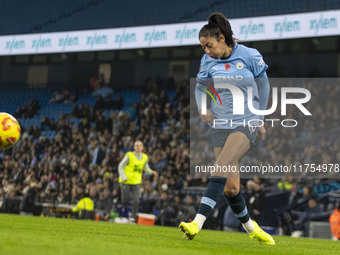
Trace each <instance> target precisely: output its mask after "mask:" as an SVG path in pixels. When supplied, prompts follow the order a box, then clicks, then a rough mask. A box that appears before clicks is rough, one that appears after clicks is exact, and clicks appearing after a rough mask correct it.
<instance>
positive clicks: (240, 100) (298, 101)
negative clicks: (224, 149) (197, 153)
mask: <svg viewBox="0 0 340 255" xmlns="http://www.w3.org/2000/svg"><path fill="white" fill-rule="evenodd" d="M215 88H216V89H219V88H221V89H228V90H229V91H230V92H231V94H232V97H233V114H234V115H244V102H245V100H244V95H243V92H242V90H241V89H240V88H238V87H237V86H234V85H231V84H215ZM215 92H216V91H215ZM247 93H248V108H249V110H250V111H251V112H252V113H253V114H255V115H269V114H272V113H273V112H275V110H276V108H277V105H278V90H277V88H273V97H272V101H273V103H272V106H271V108H270V109H268V110H257V109H255V107H254V105H253V89H252V87H249V88H248V91H247ZM290 93H295V94H296V93H300V94H304V96H305V97H304V98H294V99H291V98H287V95H288V94H290ZM215 94H216V93H215ZM217 95H218V94H217ZM210 96H211V95H210ZM218 98H219V97H218ZM310 98H311V93H310V91H309V90H307V89H304V88H290V87H282V88H281V115H286V114H287V105H288V104H293V105H295V106H296V107H297V108H299V110H300V111H301V112H302V113H303V114H304V115H309V116H311V115H312V114H311V113H310V112H309V111H308V110H307V109H306V108H305V107H304V106H303V104H304V103H307V102H308V101H309V100H310ZM201 99H202V114H207V94H205V93H202V95H201ZM221 105H222V102H221Z"/></svg>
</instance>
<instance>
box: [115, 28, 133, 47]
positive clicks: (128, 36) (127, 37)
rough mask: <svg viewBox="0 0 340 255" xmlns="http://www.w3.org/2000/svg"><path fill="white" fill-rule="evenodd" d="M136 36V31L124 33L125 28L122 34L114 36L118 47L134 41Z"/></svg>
mask: <svg viewBox="0 0 340 255" xmlns="http://www.w3.org/2000/svg"><path fill="white" fill-rule="evenodd" d="M136 41H137V36H136V33H125V29H124V30H123V33H122V34H118V35H116V36H115V43H117V44H118V46H119V48H120V47H122V44H123V43H130V42H136Z"/></svg>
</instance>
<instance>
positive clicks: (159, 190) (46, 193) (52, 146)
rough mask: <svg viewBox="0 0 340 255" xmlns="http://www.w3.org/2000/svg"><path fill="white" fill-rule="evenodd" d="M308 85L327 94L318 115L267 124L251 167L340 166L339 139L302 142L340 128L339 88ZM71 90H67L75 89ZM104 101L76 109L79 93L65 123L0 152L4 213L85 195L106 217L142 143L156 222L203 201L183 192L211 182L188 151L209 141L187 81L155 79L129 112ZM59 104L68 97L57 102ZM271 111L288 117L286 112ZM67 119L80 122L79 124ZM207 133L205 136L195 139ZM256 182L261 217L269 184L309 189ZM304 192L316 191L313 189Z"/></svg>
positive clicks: (47, 123)
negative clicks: (195, 171)
mask: <svg viewBox="0 0 340 255" xmlns="http://www.w3.org/2000/svg"><path fill="white" fill-rule="evenodd" d="M305 85H306V86H307V88H308V89H309V90H310V91H311V93H312V94H317V95H320V98H319V99H320V100H319V99H318V101H311V102H310V104H308V106H307V108H308V109H309V110H310V111H311V112H312V113H313V116H312V117H310V118H309V117H305V116H301V113H300V111H298V110H297V109H288V114H287V116H286V117H285V118H287V119H288V118H290V119H297V120H298V121H299V123H298V127H297V128H276V127H275V128H271V127H268V126H267V140H266V141H264V142H260V143H259V144H258V146H257V147H256V148H254V149H253V150H251V151H250V152H249V153H248V154H247V155H246V156H245V157H244V158H243V160H242V164H243V165H260V164H266V163H267V164H269V163H271V164H272V165H277V164H288V163H289V164H291V163H292V162H294V163H300V164H301V163H310V162H313V163H317V162H322V163H327V162H330V163H331V162H340V152H339V147H340V145H339V144H340V143H339V141H338V140H329V141H327V140H324V139H322V141H317V140H314V141H313V143H308V144H306V146H300V145H301V142H303V141H304V140H303V139H305V140H308V141H310V140H313V138H312V137H313V135H316V134H320V133H321V134H325V133H326V132H328V131H330V130H331V129H332V128H336V127H339V126H340V118H339V114H338V111H339V109H338V107H337V100H338V98H339V96H340V87H339V86H332V85H329V84H325V83H323V84H322V86H316V85H315V84H312V83H307V84H305ZM319 85H320V84H319ZM169 89H175V90H176V94H175V97H174V98H173V99H172V100H169V98H168V94H167V92H168V90H169ZM321 90H322V93H321ZM65 91H66V90H64V92H63V93H62V94H64V95H65V94H67V95H69V93H67V91H66V92H65ZM58 93H59V92H58ZM58 93H55V95H54V98H55V99H58V98H59V97H58V95H59V94H58ZM321 97H322V98H321ZM96 98H97V102H96V104H95V106H94V107H89V106H88V105H87V104H86V103H84V104H81V105H79V106H78V105H77V104H76V96H75V97H72V100H75V104H74V107H73V111H72V113H70V114H66V115H61V116H60V118H59V119H58V120H57V121H55V120H54V119H50V118H49V117H48V116H46V117H44V118H43V120H42V123H41V126H40V127H37V126H35V127H30V128H29V129H28V130H26V131H24V132H23V133H22V138H21V140H20V142H19V144H18V146H15V147H14V148H13V149H12V150H5V151H2V152H1V155H0V184H1V185H0V203H1V204H2V206H1V211H2V212H13V213H19V212H20V211H22V212H31V213H35V214H37V213H38V214H40V213H41V211H36V207H35V206H34V203H36V202H40V203H42V202H45V203H47V202H48V203H62V204H76V203H77V202H78V201H79V200H80V199H81V198H83V197H84V196H85V195H86V196H89V197H90V198H91V199H92V200H93V201H94V203H95V208H96V209H97V210H99V211H102V212H104V213H106V214H108V213H109V212H110V211H112V210H113V211H115V210H117V208H118V207H119V204H120V186H119V183H118V170H117V168H118V163H119V161H120V160H121V159H122V158H123V156H124V154H125V153H126V152H127V151H129V150H132V148H133V143H134V141H135V140H136V139H138V140H141V141H142V142H143V143H144V148H145V153H146V154H148V155H149V157H150V158H149V164H150V166H151V167H152V169H155V170H156V171H157V172H158V176H159V178H153V177H152V176H145V178H144V179H143V182H142V192H141V211H143V212H147V213H154V214H155V215H156V216H157V224H161V225H173V226H175V225H177V223H178V222H180V221H181V220H187V219H189V218H193V217H194V215H195V212H196V207H197V204H198V203H199V199H200V198H199V196H192V195H187V194H186V195H183V193H181V190H183V188H186V187H199V186H204V185H205V184H206V183H207V179H206V178H200V179H194V178H192V176H191V175H190V161H189V157H190V153H189V148H190V147H191V148H194V147H195V150H194V153H193V154H192V155H191V156H192V158H198V159H200V160H202V158H203V155H207V153H206V152H207V151H208V150H209V146H208V143H207V142H206V138H207V137H204V136H205V134H206V133H207V132H204V130H206V127H205V126H204V125H203V124H202V123H200V121H199V119H197V118H191V119H190V111H195V109H196V108H195V105H194V103H190V86H189V84H188V83H186V82H183V83H179V84H177V85H175V84H174V82H173V81H171V80H169V81H168V82H164V81H157V82H155V81H151V80H148V81H146V82H145V86H144V89H143V92H142V94H141V100H140V101H139V102H136V103H134V104H132V105H129V108H128V111H125V112H123V111H119V110H120V109H122V108H123V106H124V99H123V98H122V97H118V98H117V100H116V101H112V97H111V96H110V97H108V98H109V99H108V98H103V97H101V96H100V95H97V96H96ZM72 100H71V101H72ZM53 102H60V100H59V99H58V100H54V99H53V100H52V101H51V103H53ZM269 105H270V103H269ZM125 106H126V105H125ZM106 109H116V111H112V114H111V115H110V117H109V118H105V116H104V115H103V111H104V110H106ZM271 117H272V118H278V119H282V116H281V114H280V109H279V108H278V109H277V111H276V112H275V113H274V114H272V115H271ZM69 118H78V119H79V118H80V119H82V121H81V122H80V124H79V125H74V124H72V123H71V122H70V121H69ZM189 121H191V123H190V124H191V125H189ZM193 123H194V124H197V125H192V124H193ZM190 128H191V130H190ZM44 130H54V131H56V134H57V135H56V137H55V138H54V139H47V138H46V137H45V136H41V132H42V131H44ZM202 134H203V138H204V139H202V141H203V142H201V143H199V144H198V143H196V141H197V140H200V138H201V137H202ZM190 138H191V141H189V139H190ZM299 139H300V140H299ZM301 139H302V140H301ZM297 141H300V142H299V143H297ZM193 146H194V147H193ZM203 152H204V153H203ZM326 177H327V176H326ZM249 179H252V178H248V179H246V180H244V181H243V183H242V184H243V190H244V192H245V193H247V196H246V197H247V203H248V208H249V210H250V211H251V214H252V215H251V216H252V217H253V218H259V217H260V215H261V209H262V205H263V203H264V200H265V196H264V193H263V189H264V188H268V187H270V188H272V189H283V190H284V189H286V190H293V189H295V190H297V193H299V190H301V189H303V188H304V186H301V184H299V179H298V178H292V177H290V178H284V179H282V180H280V179H266V178H262V179H259V178H253V179H252V180H249ZM247 181H248V182H247ZM305 188H307V189H308V188H311V185H309V186H306V187H305ZM299 196H300V193H299ZM301 196H302V194H301ZM310 198H311V197H310V196H308V197H306V199H310ZM299 199H301V198H300V197H299ZM292 201H293V198H292ZM292 201H290V203H291V202H292ZM294 201H296V202H297V201H298V199H295V200H294ZM311 203H312V202H311ZM287 205H288V204H287ZM302 225H303V224H302Z"/></svg>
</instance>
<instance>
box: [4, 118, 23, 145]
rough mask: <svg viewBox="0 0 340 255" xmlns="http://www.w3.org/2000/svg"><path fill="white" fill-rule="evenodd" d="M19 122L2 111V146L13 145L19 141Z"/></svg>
mask: <svg viewBox="0 0 340 255" xmlns="http://www.w3.org/2000/svg"><path fill="white" fill-rule="evenodd" d="M20 134H21V129H20V125H19V122H18V121H17V120H16V119H15V118H14V117H13V116H12V115H10V114H8V113H5V112H0V148H9V147H12V146H13V145H14V144H15V143H17V142H18V141H19V138H20Z"/></svg>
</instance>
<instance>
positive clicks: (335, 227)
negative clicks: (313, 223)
mask: <svg viewBox="0 0 340 255" xmlns="http://www.w3.org/2000/svg"><path fill="white" fill-rule="evenodd" d="M329 223H330V224H331V232H332V234H333V240H339V239H340V211H339V209H338V208H335V209H334V211H333V213H332V214H331V216H329Z"/></svg>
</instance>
